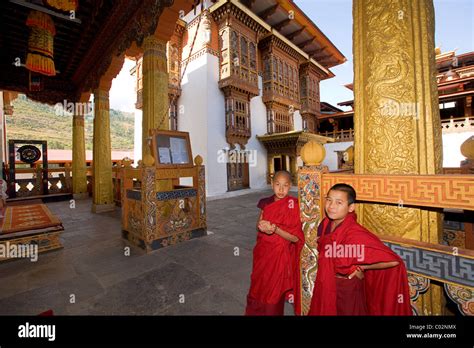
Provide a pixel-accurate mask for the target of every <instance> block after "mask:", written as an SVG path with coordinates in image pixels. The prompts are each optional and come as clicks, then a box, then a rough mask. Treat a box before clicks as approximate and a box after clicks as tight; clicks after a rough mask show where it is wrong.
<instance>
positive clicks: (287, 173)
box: [273, 170, 291, 183]
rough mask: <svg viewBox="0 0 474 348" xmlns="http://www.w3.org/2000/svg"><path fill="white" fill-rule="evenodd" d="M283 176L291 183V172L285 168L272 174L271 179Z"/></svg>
mask: <svg viewBox="0 0 474 348" xmlns="http://www.w3.org/2000/svg"><path fill="white" fill-rule="evenodd" d="M280 176H281V177H284V178H285V179H287V180H288V182H290V183H291V174H290V172H289V171H287V170H279V171H278V172H276V173H275V175H274V176H273V180H277V179H278V177H280Z"/></svg>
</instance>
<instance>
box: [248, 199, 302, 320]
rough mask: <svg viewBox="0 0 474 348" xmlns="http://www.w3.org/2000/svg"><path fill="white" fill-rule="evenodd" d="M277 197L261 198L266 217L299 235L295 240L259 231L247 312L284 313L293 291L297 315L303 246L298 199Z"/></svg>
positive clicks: (254, 251)
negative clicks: (287, 300)
mask: <svg viewBox="0 0 474 348" xmlns="http://www.w3.org/2000/svg"><path fill="white" fill-rule="evenodd" d="M274 197H275V196H272V197H269V198H265V199H262V200H260V202H259V204H258V207H259V208H261V209H263V216H262V219H263V220H267V221H270V223H272V224H275V225H277V226H278V227H279V228H280V229H282V230H284V231H286V232H288V233H291V234H292V235H294V236H296V237H298V242H296V243H292V242H290V241H288V240H286V239H284V238H282V237H280V236H279V235H277V234H275V233H274V234H271V235H268V234H266V233H263V232H258V233H257V243H256V245H255V248H254V250H253V268H252V275H251V283H250V290H249V293H248V295H247V308H246V310H245V314H246V315H283V309H284V302H285V296H288V295H289V292H290V293H291V294H293V299H294V309H295V314H297V315H299V314H300V313H301V292H300V272H299V270H300V253H301V250H302V248H303V245H304V234H303V230H302V228H301V220H300V210H299V206H298V199H296V198H294V197H291V196H286V197H284V198H282V199H280V200H278V201H275V200H274Z"/></svg>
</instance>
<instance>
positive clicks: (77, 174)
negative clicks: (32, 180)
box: [72, 94, 89, 199]
mask: <svg viewBox="0 0 474 348" xmlns="http://www.w3.org/2000/svg"><path fill="white" fill-rule="evenodd" d="M88 101H89V94H85V95H83V96H82V97H81V98H80V100H79V102H80V104H79V106H77V107H75V108H74V109H75V113H74V115H73V119H72V190H73V194H74V198H75V199H81V198H87V197H88V196H89V194H88V192H87V168H86V143H85V137H84V114H85V113H88V112H89V108H88V107H86V108H85V107H83V105H88Z"/></svg>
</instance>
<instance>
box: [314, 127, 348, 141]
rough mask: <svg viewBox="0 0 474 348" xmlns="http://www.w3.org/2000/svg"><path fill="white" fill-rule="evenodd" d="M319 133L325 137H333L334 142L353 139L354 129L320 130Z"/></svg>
mask: <svg viewBox="0 0 474 348" xmlns="http://www.w3.org/2000/svg"><path fill="white" fill-rule="evenodd" d="M319 134H320V135H323V136H325V137H331V138H334V141H335V142H344V141H354V130H353V129H352V128H350V129H341V130H337V131H332V132H329V131H328V132H321V133H319Z"/></svg>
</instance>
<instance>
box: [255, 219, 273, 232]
mask: <svg viewBox="0 0 474 348" xmlns="http://www.w3.org/2000/svg"><path fill="white" fill-rule="evenodd" d="M258 228H259V229H260V231H262V232H264V233H266V234H272V233H273V232H274V228H273V227H272V224H271V223H270V221H267V220H260V222H259V223H258Z"/></svg>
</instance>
